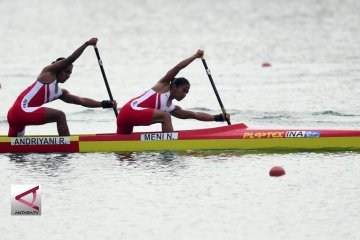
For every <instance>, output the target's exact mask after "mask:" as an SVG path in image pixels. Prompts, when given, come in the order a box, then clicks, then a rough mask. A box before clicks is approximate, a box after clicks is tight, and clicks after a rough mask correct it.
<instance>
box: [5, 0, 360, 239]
mask: <svg viewBox="0 0 360 240" xmlns="http://www.w3.org/2000/svg"><path fill="white" fill-rule="evenodd" d="M359 11H360V3H359V2H358V1H355V0H348V1H335V0H334V1H325V0H322V1H321V0H320V1H310V0H305V1H285V0H274V1H264V0H255V1H250V0H244V1H235V0H225V1H211V2H209V1H205V0H199V1H173V0H171V1H162V0H154V1H141V0H135V1H131V2H124V1H102V2H99V1H82V0H80V1H75V2H74V1H53V0H50V1H46V2H44V1H37V0H29V1H26V3H24V2H23V1H20V0H14V1H11V2H9V1H7V2H5V1H2V2H1V8H0V14H1V16H2V24H1V27H0V35H1V37H2V46H1V49H2V51H1V53H2V57H1V59H0V69H1V72H0V83H1V87H2V88H1V89H0V94H1V95H0V99H1V105H0V135H1V134H6V132H7V122H6V114H7V110H8V109H9V107H10V106H11V104H12V103H13V101H14V99H15V97H16V96H17V95H18V94H19V93H20V92H21V91H22V90H23V89H24V88H25V87H27V86H28V85H29V84H31V83H32V82H33V81H34V80H35V79H36V76H37V75H38V74H39V72H40V71H41V69H42V68H43V67H44V66H46V65H47V64H48V63H50V62H51V61H53V60H54V59H56V58H57V57H60V56H67V55H69V54H71V53H72V51H73V50H75V49H76V48H77V47H78V46H79V45H81V44H82V43H83V42H84V41H86V40H88V39H89V38H90V37H92V36H96V37H98V38H99V43H98V46H99V51H100V54H101V57H102V59H103V62H104V67H105V72H106V74H107V76H108V80H109V83H110V86H111V89H112V92H113V95H114V98H115V99H116V100H117V101H118V102H119V104H120V105H121V104H123V103H124V102H126V101H127V100H128V99H130V98H131V97H133V96H136V95H137V94H138V93H139V92H141V91H144V90H146V89H147V88H149V87H151V86H152V85H153V84H154V83H155V82H156V81H157V80H158V79H160V78H161V77H162V76H163V75H164V74H165V73H166V72H167V70H169V69H170V68H171V67H172V66H174V65H175V64H176V63H178V62H179V61H180V60H182V59H183V58H185V57H188V56H190V55H191V54H193V53H195V52H196V50H197V49H198V48H201V49H204V50H205V56H206V59H207V63H208V65H209V68H210V69H211V70H212V75H213V78H214V80H215V82H216V85H217V88H218V90H219V93H220V96H221V98H222V100H223V103H224V105H225V107H226V108H227V110H228V111H229V112H230V113H231V115H232V122H233V123H238V122H244V123H246V124H247V125H248V126H249V127H258V128H276V127H281V128H286V127H289V128H293V127H306V128H336V129H338V128H342V129H359V128H360V114H359V112H360V111H359V110H360V109H359V108H360V105H359V104H358V96H359V93H360V92H359V91H360V90H359V89H360V88H359V85H360V79H359V76H360V70H359V67H358V63H359V55H358V54H357V52H358V49H359V47H360V46H359V45H360V41H359V40H360V33H359V31H358V26H359V25H360V16H359V14H358V13H359ZM263 62H270V63H271V64H272V67H270V68H263V67H261V64H262V63H263ZM179 75H181V76H185V77H187V78H188V79H189V80H190V81H191V84H192V85H191V90H190V93H189V95H188V96H187V97H186V98H185V99H184V100H183V101H182V102H181V103H179V105H180V106H181V107H183V108H185V109H192V110H197V111H205V112H208V113H211V114H216V113H219V112H220V108H219V106H218V103H217V101H216V98H215V95H214V94H213V91H212V89H211V86H210V84H209V82H208V79H207V76H206V74H205V72H204V69H203V67H202V64H201V62H200V61H195V62H194V63H192V64H191V65H190V66H189V67H188V68H186V69H184V70H183V71H182V72H181V73H180V74H179ZM63 88H66V89H68V90H69V91H70V92H72V93H74V94H76V95H80V96H87V97H92V98H95V99H106V98H107V92H106V89H105V85H104V83H103V80H102V76H101V73H100V69H99V67H98V65H97V61H96V57H95V54H94V52H93V50H92V49H91V48H89V49H86V50H85V52H84V53H83V55H82V56H81V57H80V58H79V59H78V60H77V61H76V63H75V66H74V71H73V74H72V77H71V78H70V80H69V81H68V82H67V83H66V84H64V86H63ZM49 106H51V107H54V108H58V109H61V110H63V111H64V112H66V114H67V119H68V124H69V127H70V131H71V132H72V133H94V132H98V133H100V132H114V131H115V129H116V124H115V117H114V114H113V112H112V111H111V110H108V111H107V110H103V109H85V108H83V107H79V106H75V105H70V104H65V103H62V102H60V101H57V102H54V103H51V104H49ZM173 123H174V126H175V129H178V130H179V129H192V128H203V127H213V126H219V125H221V124H222V123H213V122H204V123H202V122H197V121H193V120H178V119H174V120H173ZM136 130H160V126H158V125H154V126H151V127H147V128H143V127H139V128H136ZM26 132H27V134H41V133H43V134H56V127H55V124H48V125H44V126H40V127H39V126H36V127H28V128H27V129H26ZM358 157H359V154H358V153H355V152H340V153H327V152H317V153H309V152H307V153H306V152H305V153H277V154H276V153H272V154H269V153H260V152H242V151H191V152H143V153H122V154H118V153H91V154H90V153H89V154H22V155H16V154H2V155H0V169H1V170H0V176H1V178H2V184H1V187H0V191H1V193H3V194H2V195H1V197H0V203H1V206H2V207H1V208H0V233H1V236H2V239H15V238H19V237H21V238H23V239H33V238H34V237H36V238H38V239H49V238H51V239H64V238H67V239H113V238H119V239H359V238H360V234H359V231H358V229H359V228H360V218H359V214H358V212H359V210H360V203H359V201H358V199H359V197H360V186H359V185H360V181H359V180H360V179H359V176H358V174H357V169H358V168H359V167H360V165H359V161H358ZM274 165H282V166H283V167H284V168H285V170H286V175H285V176H283V177H280V178H270V177H269V176H268V171H269V169H270V168H271V167H272V166H274ZM31 183H38V184H41V185H42V189H43V191H42V193H43V196H42V216H40V217H17V216H10V185H11V184H31Z"/></svg>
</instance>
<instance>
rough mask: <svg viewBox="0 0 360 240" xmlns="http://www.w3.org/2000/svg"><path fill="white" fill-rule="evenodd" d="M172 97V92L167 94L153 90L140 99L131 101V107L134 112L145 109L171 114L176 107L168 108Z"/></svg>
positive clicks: (172, 105)
mask: <svg viewBox="0 0 360 240" xmlns="http://www.w3.org/2000/svg"><path fill="white" fill-rule="evenodd" d="M169 97H170V91H168V92H166V93H157V92H155V91H154V90H153V89H150V90H148V91H146V92H145V93H144V94H142V95H141V96H139V97H136V98H134V99H132V100H131V101H130V105H131V107H132V108H133V109H134V110H142V109H145V108H153V109H159V110H162V111H164V112H171V111H173V110H174V109H175V105H174V104H171V105H170V106H166V103H167V101H168V99H169Z"/></svg>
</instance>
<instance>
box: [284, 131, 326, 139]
mask: <svg viewBox="0 0 360 240" xmlns="http://www.w3.org/2000/svg"><path fill="white" fill-rule="evenodd" d="M285 137H286V138H314V137H320V131H287V132H286V134H285Z"/></svg>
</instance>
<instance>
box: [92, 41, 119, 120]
mask: <svg viewBox="0 0 360 240" xmlns="http://www.w3.org/2000/svg"><path fill="white" fill-rule="evenodd" d="M94 49H95V53H96V57H97V59H98V62H99V66H100V69H101V73H102V76H103V78H104V82H105V85H106V89H107V92H108V94H109V97H110V100H111V101H114V99H113V96H112V94H111V91H110V87H109V83H108V81H107V79H106V75H105V71H104V67H103V64H102V61H101V58H100V54H99V50H98V48H97V46H96V45H94ZM113 109H114V113H115V116H116V117H117V115H118V112H117V109H116V107H115V106H114V107H113Z"/></svg>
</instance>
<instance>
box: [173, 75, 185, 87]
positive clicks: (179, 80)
mask: <svg viewBox="0 0 360 240" xmlns="http://www.w3.org/2000/svg"><path fill="white" fill-rule="evenodd" d="M182 85H190V82H189V80H187V79H186V78H184V77H179V78H173V79H172V80H171V81H170V86H176V87H179V86H182Z"/></svg>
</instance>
